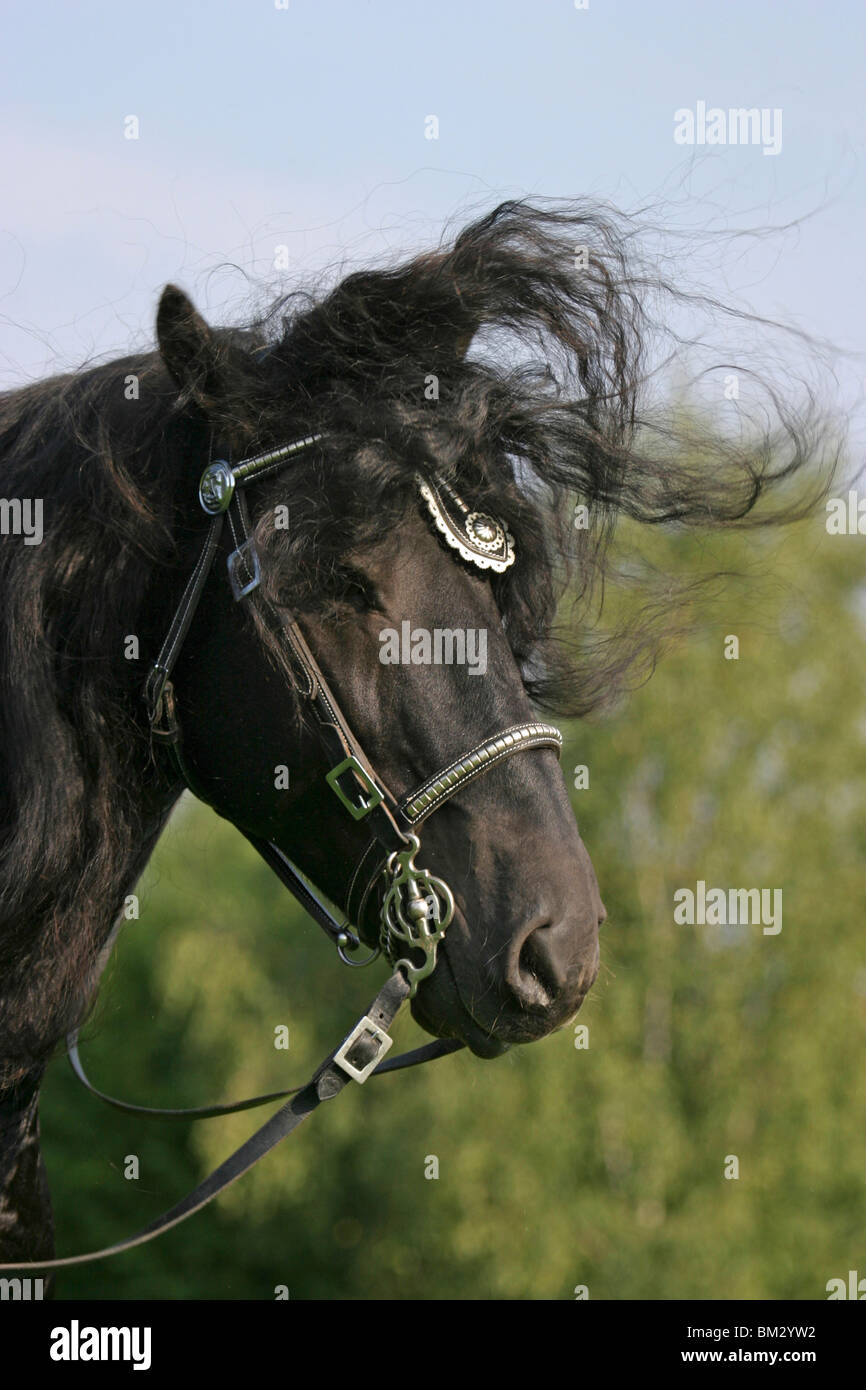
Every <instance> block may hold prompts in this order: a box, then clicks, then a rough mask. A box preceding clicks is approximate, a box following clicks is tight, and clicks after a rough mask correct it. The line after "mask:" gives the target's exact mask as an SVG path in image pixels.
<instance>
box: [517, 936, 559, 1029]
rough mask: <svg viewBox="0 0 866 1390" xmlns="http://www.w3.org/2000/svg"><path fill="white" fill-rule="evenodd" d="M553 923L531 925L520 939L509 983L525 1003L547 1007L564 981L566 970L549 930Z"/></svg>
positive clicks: (525, 1004)
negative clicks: (558, 961)
mask: <svg viewBox="0 0 866 1390" xmlns="http://www.w3.org/2000/svg"><path fill="white" fill-rule="evenodd" d="M552 931H553V926H552V923H550V922H545V923H543V925H542V926H540V927H534V928H533V929H532V931H531V932H530V933H529V935H528V936H527V937H526V939H525V940H524V942H523V945H522V946H521V948H520V952H519V954H518V957H517V964H516V968H515V969H514V970H513V971H511V972H509V980H508V983H509V985H510V986H511V989H512V990H513V992H514V994H515V995H516V996H517V998H518V999H519V1000H520V1002H521V1004H523V1005H524V1006H530V1005H534V1006H535V1007H536V1008H538V1007H541V1008H544V1009H549V1008H550V1007H551V1005H552V1004H553V1002H554V1000H555V999H556V996H557V995H558V994H559V993H560V992H561V991H562V989H563V988H564V986H565V983H566V972H565V971H564V970H562V968H561V967H560V966H559V965H558V963H557V961H556V952H555V950H554V949H552V942H551V941H550V934H551V932H552Z"/></svg>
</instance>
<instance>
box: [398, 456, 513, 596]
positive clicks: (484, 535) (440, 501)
mask: <svg viewBox="0 0 866 1390" xmlns="http://www.w3.org/2000/svg"><path fill="white" fill-rule="evenodd" d="M416 477H417V481H418V487H419V490H420V492H421V496H422V497H423V498H424V501H425V502H426V504H427V509H428V511H429V513H430V515H431V517H432V518H433V521H434V522H435V523H436V529H437V530H438V531H440V532H441V534H442V535H443V536H444V538H445V540H446V541H447V542H448V544H449V545H450V546H451V547H452V548H453V549H454V550H456V551H457V552H458V554H459V555H460V556H461V558H462V559H464V560H468V561H469V563H470V564H471V565H476V566H477V568H478V569H480V570H494V571H495V572H496V573H497V574H502V572H503V570H507V569H508V567H509V565H513V564H514V537H513V536H512V535H511V532H510V531H508V530H506V528H505V527H504V526H503V525H502V522H501V521H499V520H497V518H496V517H495V516H490V514H489V513H488V512H474V511H472V509H471V507H467V505H466V503H465V502H464V501H463V499H462V498H461V497H458V495H457V493H456V492H455V491H454V489H453V488H452V487H450V486H449V484H448V483H446V482H445V480H444V478H437V480H436V482H435V483H427V482H425V481H424V479H423V478H422V477H421V476H420V474H417V475H416Z"/></svg>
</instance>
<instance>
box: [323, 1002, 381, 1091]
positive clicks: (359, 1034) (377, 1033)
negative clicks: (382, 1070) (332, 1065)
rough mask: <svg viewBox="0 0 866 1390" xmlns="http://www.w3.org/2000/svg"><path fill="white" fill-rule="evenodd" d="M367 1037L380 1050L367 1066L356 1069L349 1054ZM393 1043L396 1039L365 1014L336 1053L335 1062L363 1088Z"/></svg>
mask: <svg viewBox="0 0 866 1390" xmlns="http://www.w3.org/2000/svg"><path fill="white" fill-rule="evenodd" d="M366 1037H371V1038H372V1039H373V1041H374V1042H375V1043H377V1044H378V1049H379V1050H378V1052H377V1053H376V1055H375V1057H374V1058H373V1060H372V1061H371V1062H368V1063H367V1064H366V1066H363V1067H356V1066H355V1064H354V1062H350V1061H349V1057H348V1054H349V1053H350V1052H351V1050H352V1048H353V1047H354V1046H355V1044H356V1043H357V1042H359V1041H360V1039H361V1038H366ZM393 1043H394V1039H393V1038H392V1037H389V1035H388V1034H387V1033H386V1032H385V1031H384V1029H382V1028H380V1027H379V1026H378V1024H376V1023H374V1022H373V1020H372V1018H368V1017H367V1015H366V1014H364V1017H363V1018H362V1019H361V1020H360V1022H359V1023H356V1024H355V1027H354V1028H353V1029H352V1031H351V1033H350V1034H349V1036H348V1038H347V1039H346V1041H345V1042H344V1043H343V1044H342V1045H341V1046H340V1048H339V1050H338V1051H337V1052H335V1053H334V1061H335V1062H336V1064H337V1066H338V1067H342V1069H343V1071H344V1072H346V1074H347V1075H348V1076H351V1078H352V1080H353V1081H358V1082H360V1084H361V1085H362V1086H363V1084H364V1082H365V1081H366V1080H367V1077H368V1076H369V1075H370V1073H371V1072H374V1071H375V1070H376V1068H377V1067H378V1065H379V1063H380V1062H381V1060H382V1058H383V1057H384V1056H385V1053H386V1052H387V1051H388V1048H389V1047H391V1046H393Z"/></svg>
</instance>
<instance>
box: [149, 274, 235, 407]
mask: <svg viewBox="0 0 866 1390" xmlns="http://www.w3.org/2000/svg"><path fill="white" fill-rule="evenodd" d="M156 337H157V342H158V343H159V352H160V356H161V357H162V360H163V362H164V363H165V366H166V368H167V369H168V372H169V374H170V376H171V378H172V380H173V381H174V383H175V385H176V386H177V387H179V389H180V390H181V391H184V392H186V393H187V394H188V396H189V397H190V398H191V399H193V400H196V401H197V402H198V403H199V404H204V402H205V400H206V399H207V398H209V397H210V398H212V397H213V396H214V395H215V394H216V393H217V392H216V388H217V385H218V381H217V377H218V363H219V356H220V353H219V345H218V341H217V339H216V337H215V335H214V334H213V333H212V332H211V330H210V328H208V326H207V324H206V323H205V321H204V319H203V318H202V316H201V314H199V313H198V311H197V310H196V308H195V307H194V305H193V304H192V302H191V300H189V299H188V298H187V296H186V295H185V294H184V292H183V290H179V289H178V287H177V285H166V287H165V289H164V290H163V292H162V297H161V299H160V301H159V309H158V310H157V315H156Z"/></svg>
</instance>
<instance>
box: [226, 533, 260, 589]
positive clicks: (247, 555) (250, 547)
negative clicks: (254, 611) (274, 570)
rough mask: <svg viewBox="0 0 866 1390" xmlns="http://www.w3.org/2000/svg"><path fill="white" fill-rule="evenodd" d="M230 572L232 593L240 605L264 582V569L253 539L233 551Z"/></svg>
mask: <svg viewBox="0 0 866 1390" xmlns="http://www.w3.org/2000/svg"><path fill="white" fill-rule="evenodd" d="M226 563H227V565H228V571H229V583H230V584H231V586H232V593H233V594H234V596H235V600H236V601H237V602H238V603H239V602H240V600H241V599H242V598H244V597H245V596H246V595H247V594H250V593H252V591H253V589H256V588H258V586H259V584H260V583H261V580H262V568H261V565H260V564H259V556H258V551H257V550H256V547H255V545H254V544H253V541H252V538H250V539H249V540H248V541H244V543H243V545H239V546H238V548H237V550H233V551H232V553H231V555H230V556H229V558H228V560H227V562H226Z"/></svg>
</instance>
